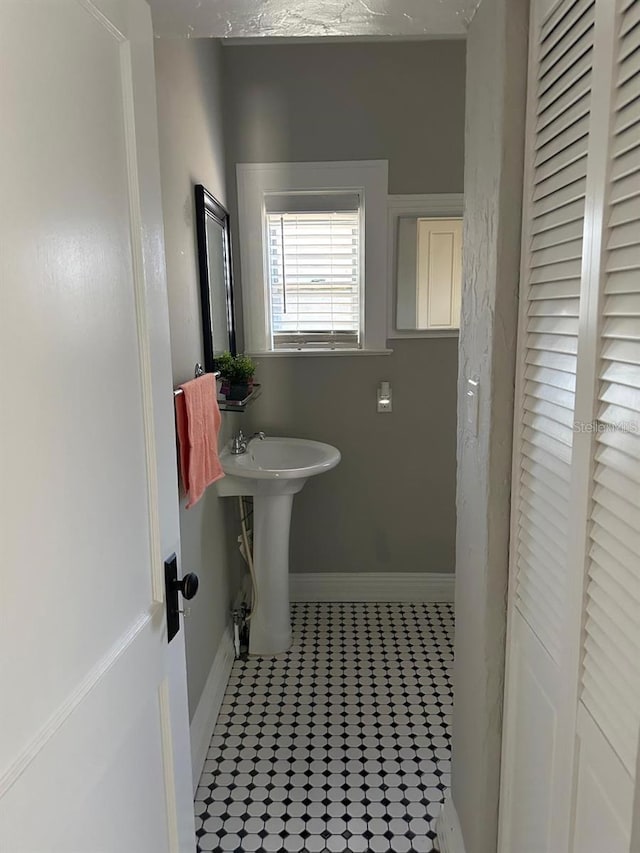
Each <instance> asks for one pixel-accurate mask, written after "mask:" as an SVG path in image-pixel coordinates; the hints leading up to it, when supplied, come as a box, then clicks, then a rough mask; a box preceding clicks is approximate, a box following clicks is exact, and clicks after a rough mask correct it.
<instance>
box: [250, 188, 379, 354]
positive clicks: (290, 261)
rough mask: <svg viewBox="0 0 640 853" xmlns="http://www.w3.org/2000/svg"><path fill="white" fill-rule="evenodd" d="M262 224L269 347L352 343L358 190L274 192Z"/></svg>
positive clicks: (357, 315)
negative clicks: (352, 192)
mask: <svg viewBox="0 0 640 853" xmlns="http://www.w3.org/2000/svg"><path fill="white" fill-rule="evenodd" d="M296 201H298V203H297V204H296ZM277 207H280V208H285V209H283V210H274V208H277ZM292 207H295V208H298V209H297V210H291V209H287V208H292ZM321 207H323V208H326V209H318V208H321ZM302 208H304V209H302ZM264 224H265V231H266V234H265V244H266V255H267V256H266V267H267V276H268V284H269V308H270V313H271V322H270V328H271V348H272V349H273V350H283V349H305V348H306V349H312V348H315V349H358V348H359V347H360V342H361V326H362V318H361V304H362V300H361V298H360V297H361V287H362V282H361V270H362V264H361V259H360V254H361V237H360V204H359V197H357V196H343V195H340V196H335V197H332V196H324V197H323V196H316V197H314V196H313V195H312V196H308V197H306V198H305V200H304V202H303V203H302V204H300V203H299V200H298V199H296V198H295V197H293V198H292V197H287V196H284V197H282V196H276V197H275V198H270V199H268V200H267V204H266V210H265V223H264Z"/></svg>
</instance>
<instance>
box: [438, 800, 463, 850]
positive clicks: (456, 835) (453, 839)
mask: <svg viewBox="0 0 640 853" xmlns="http://www.w3.org/2000/svg"><path fill="white" fill-rule="evenodd" d="M436 832H437V833H438V846H439V848H440V853H465V850H464V839H463V838H462V830H461V829H460V821H459V820H458V814H457V812H456V807H455V806H454V805H453V800H452V799H451V794H447V797H446V799H445V801H444V805H443V806H442V811H441V812H440V816H439V817H438V819H437V820H436Z"/></svg>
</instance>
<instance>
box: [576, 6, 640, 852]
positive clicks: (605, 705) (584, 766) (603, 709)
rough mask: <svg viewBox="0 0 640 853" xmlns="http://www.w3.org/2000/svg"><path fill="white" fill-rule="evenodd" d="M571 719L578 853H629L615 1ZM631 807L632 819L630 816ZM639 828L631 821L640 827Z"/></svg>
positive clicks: (636, 374)
mask: <svg viewBox="0 0 640 853" xmlns="http://www.w3.org/2000/svg"><path fill="white" fill-rule="evenodd" d="M612 26H613V28H614V45H615V48H614V50H615V54H616V55H615V57H614V61H615V64H614V79H613V86H612V94H611V100H610V108H609V111H608V112H609V117H610V125H611V129H610V142H609V151H608V169H609V176H608V185H607V192H606V196H605V202H606V203H605V208H604V229H603V235H602V236H603V255H602V274H601V276H600V280H599V281H598V282H594V283H593V286H596V285H597V286H598V287H599V307H600V312H599V313H600V334H599V340H598V344H597V346H598V362H597V364H598V384H597V393H596V399H595V401H594V408H593V412H594V415H595V417H596V418H597V420H596V424H597V431H596V432H595V433H594V440H593V444H592V460H591V464H592V466H593V482H592V501H591V508H590V527H589V538H588V546H587V547H588V554H587V575H586V579H585V589H586V596H585V598H586V607H585V612H584V647H583V659H582V670H581V678H580V694H579V705H578V720H577V739H578V750H577V755H578V769H577V779H576V790H577V807H576V815H575V831H574V840H573V850H574V851H575V853H603V851H606V853H628V851H630V850H631V849H633V850H637V849H639V848H638V846H637V845H638V844H640V835H637V836H636V838H635V843H634V844H633V846H632V833H633V832H634V829H633V804H634V799H635V797H636V796H637V793H636V785H637V784H638V779H637V763H638V747H639V732H640V0H633V1H632V2H630V0H623V2H619V3H618V8H617V13H616V15H615V20H614V21H613V22H612ZM638 819H639V818H638V816H636V820H638ZM639 829H640V827H636V830H635V831H636V833H638V830H639Z"/></svg>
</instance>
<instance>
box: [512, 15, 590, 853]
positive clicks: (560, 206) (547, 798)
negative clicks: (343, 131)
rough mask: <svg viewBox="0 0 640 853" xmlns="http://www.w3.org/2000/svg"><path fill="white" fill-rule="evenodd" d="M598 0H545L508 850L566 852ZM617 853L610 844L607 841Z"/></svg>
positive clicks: (531, 179)
mask: <svg viewBox="0 0 640 853" xmlns="http://www.w3.org/2000/svg"><path fill="white" fill-rule="evenodd" d="M595 5H596V4H595V2H594V0H562V2H560V3H549V2H544V0H534V2H533V3H532V21H531V30H530V32H531V36H530V38H531V45H530V65H529V69H530V70H529V86H528V88H529V93H528V116H527V149H528V151H527V158H526V164H527V165H526V179H525V187H524V211H523V213H524V216H523V243H522V246H523V257H522V272H521V284H520V306H521V310H520V327H519V344H518V349H519V352H518V381H517V393H516V412H515V424H516V425H515V436H514V478H513V497H512V543H511V569H510V597H509V643H508V655H507V657H508V660H507V674H506V682H507V683H506V705H505V724H504V725H505V729H504V745H503V772H502V796H501V821H500V849H501V851H503V853H560V847H559V846H558V844H559V841H558V839H559V838H560V836H561V830H560V826H561V824H562V815H563V814H565V815H566V814H567V809H568V808H569V797H570V791H568V790H567V779H566V777H565V776H563V774H562V772H561V770H562V767H560V766H559V763H558V762H557V761H556V749H557V743H558V740H559V739H560V738H561V731H560V730H559V716H560V704H561V702H562V697H563V691H562V679H561V675H562V661H563V655H564V646H563V643H564V636H565V632H564V619H565V611H566V604H567V602H566V597H567V588H568V586H567V573H568V568H567V554H568V548H569V540H568V527H569V516H570V487H571V465H572V453H573V436H574V432H573V425H574V420H575V392H576V357H577V348H578V318H579V311H580V292H581V276H582V273H583V270H582V267H583V263H582V255H583V234H584V228H585V197H586V191H587V185H586V178H587V160H588V153H589V139H590V130H591V127H590V125H591V101H592V65H593V46H594V19H595ZM603 853H604V851H603Z"/></svg>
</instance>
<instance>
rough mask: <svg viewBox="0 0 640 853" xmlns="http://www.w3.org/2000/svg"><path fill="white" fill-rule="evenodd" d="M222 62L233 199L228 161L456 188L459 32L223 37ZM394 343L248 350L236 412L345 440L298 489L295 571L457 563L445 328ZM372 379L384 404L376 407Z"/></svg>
mask: <svg viewBox="0 0 640 853" xmlns="http://www.w3.org/2000/svg"><path fill="white" fill-rule="evenodd" d="M222 61H223V68H224V89H225V144H226V150H227V152H228V156H227V169H228V171H227V182H228V187H229V196H230V202H231V204H232V206H233V207H232V209H235V193H234V192H233V191H232V188H234V187H235V164H236V163H239V162H268V161H276V162H277V161H294V162H295V161H313V160H351V159H353V160H365V159H378V158H380V159H388V160H389V191H390V192H391V193H438V192H461V191H462V189H463V134H464V87H465V45H464V43H463V42H460V41H446V42H445V41H443V42H438V41H434V42H419V43H417V42H416V43H380V44H372V43H369V44H362V43H360V44H357V43H356V44H353V43H351V44H304V45H275V46H274V45H263V46H235V47H224V48H223V49H222ZM236 258H237V253H236ZM390 345H391V346H392V348H393V350H394V353H393V355H391V356H382V357H369V356H336V357H321V356H317V357H295V356H293V357H284V358H283V357H275V358H263V359H261V360H260V365H259V370H258V379H259V380H260V381H261V382H262V383H263V384H264V388H265V390H264V394H263V396H262V398H261V399H260V400H258V401H257V402H256V403H255V405H254V406H253V407H252V408H251V409H250V410H249V413H248V414H247V415H245V416H244V418H245V422H244V423H243V427H245V426H246V428H247V429H257V428H260V429H265V430H266V431H267V432H271V433H280V434H285V435H293V436H305V437H309V438H318V439H320V440H324V441H328V442H330V443H332V444H335V445H336V446H337V447H338V448H339V449H340V450H341V451H342V454H343V460H342V462H341V464H340V465H339V466H338V468H337V469H335V471H333V472H332V473H330V474H327V475H323V476H322V477H319V478H318V479H317V480H316V481H313V482H311V483H309V484H308V485H307V487H306V488H305V490H304V491H303V492H302V493H301V494H300V495H298V496H297V497H296V500H295V503H294V518H293V525H292V542H291V569H292V571H294V572H314V571H317V572H320V571H345V572H353V571H389V572H391V571H399V572H402V571H430V572H452V571H453V569H454V546H455V443H456V442H455V435H456V404H455V398H456V387H455V377H456V370H457V355H456V353H457V340H456V339H455V338H449V339H430V340H424V339H423V340H403V341H393V342H392V343H391V344H390ZM381 380H389V381H391V382H392V385H393V413H391V414H384V415H382V414H381V415H379V414H377V413H376V411H375V404H376V396H375V394H376V388H377V386H378V384H379V383H380V381H381Z"/></svg>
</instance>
